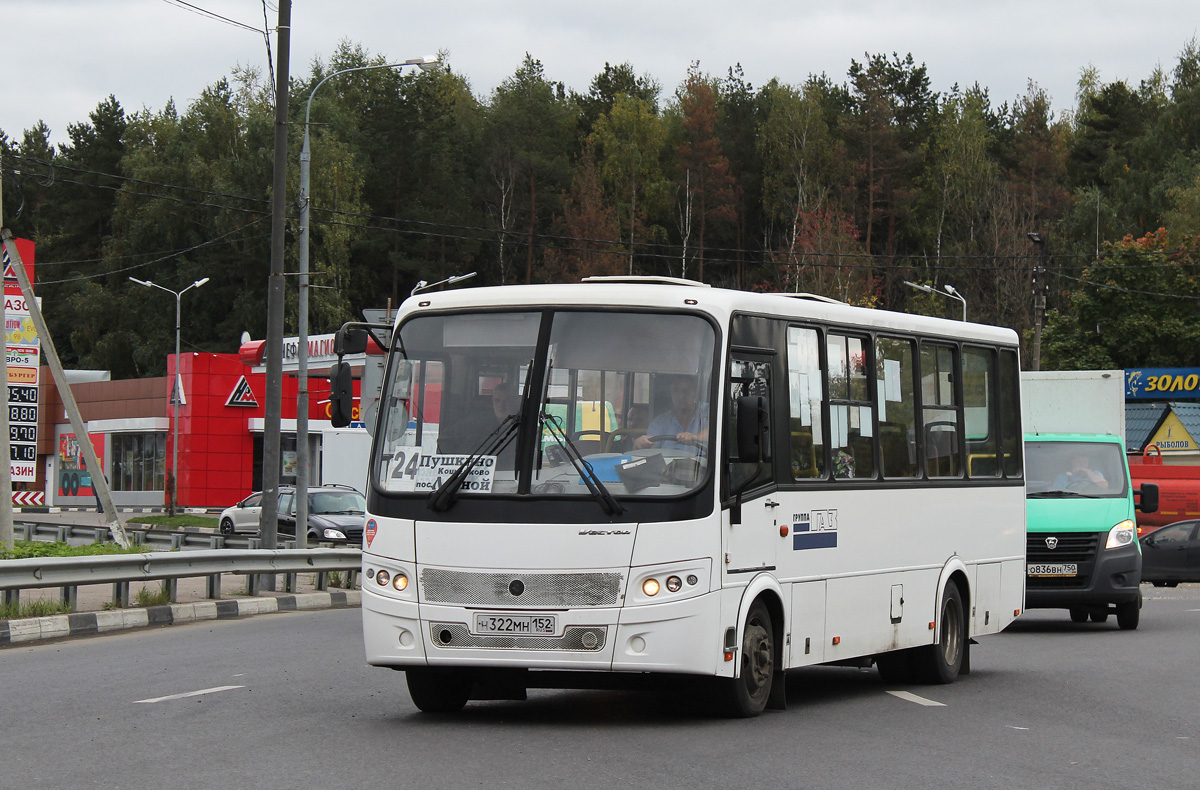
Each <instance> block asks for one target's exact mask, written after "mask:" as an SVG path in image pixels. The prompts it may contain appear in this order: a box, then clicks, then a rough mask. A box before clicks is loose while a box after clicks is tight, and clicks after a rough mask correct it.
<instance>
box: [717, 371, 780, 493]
mask: <svg viewBox="0 0 1200 790" xmlns="http://www.w3.org/2000/svg"><path fill="white" fill-rule="evenodd" d="M748 396H760V397H762V398H764V399H765V401H766V404H767V413H768V414H771V413H772V412H773V410H772V408H771V363H770V362H766V361H762V362H759V361H753V362H752V361H749V360H739V359H735V360H732V361H731V362H730V370H729V402H728V403H727V404H726V413H727V415H728V423H727V425H726V430H725V437H726V438H725V447H726V455H727V461H728V463H729V471H730V475H729V478H730V490H731V491H737V490H738V489H740V488H742V487H744V486H747V485H753V486H754V487H758V486H762V485H768V484H770V483H772V482H774V479H775V475H774V473H773V471H772V462H771V461H767V462H766V463H759V462H758V460H757V459H753V460H751V459H743V458H741V457H739V456H738V450H737V439H736V437H737V417H738V414H737V411H738V398H742V397H748Z"/></svg>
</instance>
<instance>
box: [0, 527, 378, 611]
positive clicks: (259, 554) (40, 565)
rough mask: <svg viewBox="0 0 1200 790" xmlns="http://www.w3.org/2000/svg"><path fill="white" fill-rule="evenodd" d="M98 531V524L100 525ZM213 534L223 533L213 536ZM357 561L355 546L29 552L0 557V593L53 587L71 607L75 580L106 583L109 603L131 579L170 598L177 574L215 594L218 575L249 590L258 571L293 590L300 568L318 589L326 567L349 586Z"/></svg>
mask: <svg viewBox="0 0 1200 790" xmlns="http://www.w3.org/2000/svg"><path fill="white" fill-rule="evenodd" d="M101 531H104V530H101ZM216 537H218V538H220V537H223V536H220V535H218V536H216ZM361 566H362V552H361V551H360V550H359V549H356V548H355V549H305V550H296V549H209V550H199V551H186V552H162V551H156V552H147V553H144V554H107V555H99V556H88V557H34V558H29V559H20V560H3V561H0V595H2V596H3V602H4V603H5V604H8V605H10V606H14V607H15V606H16V605H17V604H18V603H19V602H20V592H21V590H26V589H41V588H46V587H59V588H61V589H62V594H61V602H62V604H63V605H64V606H65V607H69V608H72V609H73V608H75V606H76V604H77V603H78V590H79V587H80V586H81V585H88V584H112V585H113V603H114V604H116V605H117V606H120V607H125V606H128V605H129V585H130V583H131V582H146V581H162V582H163V588H164V590H165V591H166V592H167V593H168V597H169V599H170V600H171V602H175V600H176V592H177V586H176V585H177V582H178V580H179V579H181V578H195V577H206V578H207V584H206V588H205V592H206V596H207V597H208V598H213V599H217V598H220V597H221V577H222V576H223V575H224V574H226V573H232V574H237V575H245V576H246V579H247V591H248V592H249V594H250V595H257V594H258V592H259V582H260V580H259V578H258V577H259V575H273V574H282V575H283V576H284V592H293V591H295V590H296V581H297V580H296V577H297V575H298V574H300V573H315V574H317V589H319V590H324V589H325V588H326V586H327V585H328V579H329V574H330V573H334V572H337V573H344V574H346V579H347V585H346V586H347V587H353V586H354V581H355V576H356V575H357V573H358V571H359V569H360V568H361Z"/></svg>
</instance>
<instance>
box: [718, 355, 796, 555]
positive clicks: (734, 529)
mask: <svg viewBox="0 0 1200 790" xmlns="http://www.w3.org/2000/svg"><path fill="white" fill-rule="evenodd" d="M771 367H772V363H771V360H770V358H769V357H767V356H765V355H750V354H741V355H738V356H735V357H734V359H733V360H732V361H731V370H730V384H729V393H728V398H729V400H728V402H727V403H726V409H725V413H726V415H727V420H726V425H725V428H726V430H725V463H724V467H725V470H726V482H727V488H726V491H725V506H726V515H727V516H728V517H727V519H725V524H726V526H725V572H726V573H728V574H735V575H740V574H745V575H747V576H749V575H751V574H753V573H754V572H757V571H761V570H769V571H774V570H775V554H776V551H777V550H778V547H779V543H780V537H779V523H780V522H779V519H780V518H787V516H786V515H784V514H782V513H781V507H780V498H779V496H778V494H777V492H776V491H775V466H774V456H775V452H774V450H775V448H773V447H772V446H771V444H772V443H773V436H772V433H773V430H774V429H773V426H772V422H771V419H772V415H773V409H772V398H771ZM747 398H750V399H752V400H747ZM753 399H760V400H757V401H755V400H753ZM750 403H757V406H758V409H759V411H760V413H761V414H762V415H763V418H764V419H765V420H766V424H765V425H764V426H763V431H762V435H763V437H764V439H765V443H764V446H763V447H762V448H761V452H760V453H757V454H756V455H755V457H742V455H743V454H742V453H739V450H738V433H737V432H738V429H739V415H738V410H739V408H740V409H746V408H748V404H750ZM751 416H752V415H749V414H748V415H746V416H744V417H743V418H742V420H743V424H742V426H741V427H742V429H743V430H745V427H746V426H745V420H746V419H748V418H750V417H751Z"/></svg>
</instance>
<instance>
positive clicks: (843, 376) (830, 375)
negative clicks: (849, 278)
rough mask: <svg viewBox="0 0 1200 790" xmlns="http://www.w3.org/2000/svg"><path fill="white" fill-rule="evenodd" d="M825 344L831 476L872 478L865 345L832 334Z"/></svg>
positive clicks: (871, 422)
mask: <svg viewBox="0 0 1200 790" xmlns="http://www.w3.org/2000/svg"><path fill="white" fill-rule="evenodd" d="M825 344H826V346H827V348H828V366H829V367H828V370H827V371H826V373H827V381H828V387H829V434H830V436H829V444H830V446H831V447H832V448H833V476H834V477H838V478H855V479H870V478H873V477H875V438H874V437H875V408H874V405H873V401H872V399H871V393H870V388H869V387H868V385H867V375H868V373H869V367H870V366H869V363H868V360H867V357H868V352H869V345H868V344H867V343H866V342H864V340H863V339H862V338H858V337H849V336H847V335H834V334H830V335H828V336H826V338H825Z"/></svg>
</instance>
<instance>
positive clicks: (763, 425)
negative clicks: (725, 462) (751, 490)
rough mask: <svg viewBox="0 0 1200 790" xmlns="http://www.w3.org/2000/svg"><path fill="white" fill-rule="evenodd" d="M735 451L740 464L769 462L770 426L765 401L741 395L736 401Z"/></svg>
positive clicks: (756, 396)
mask: <svg viewBox="0 0 1200 790" xmlns="http://www.w3.org/2000/svg"><path fill="white" fill-rule="evenodd" d="M737 451H738V461H739V462H741V463H749V464H752V463H763V462H766V461H770V460H771V424H770V412H769V410H768V408H767V399H766V398H764V397H763V396H761V395H743V396H741V397H739V398H738V399H737Z"/></svg>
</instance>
